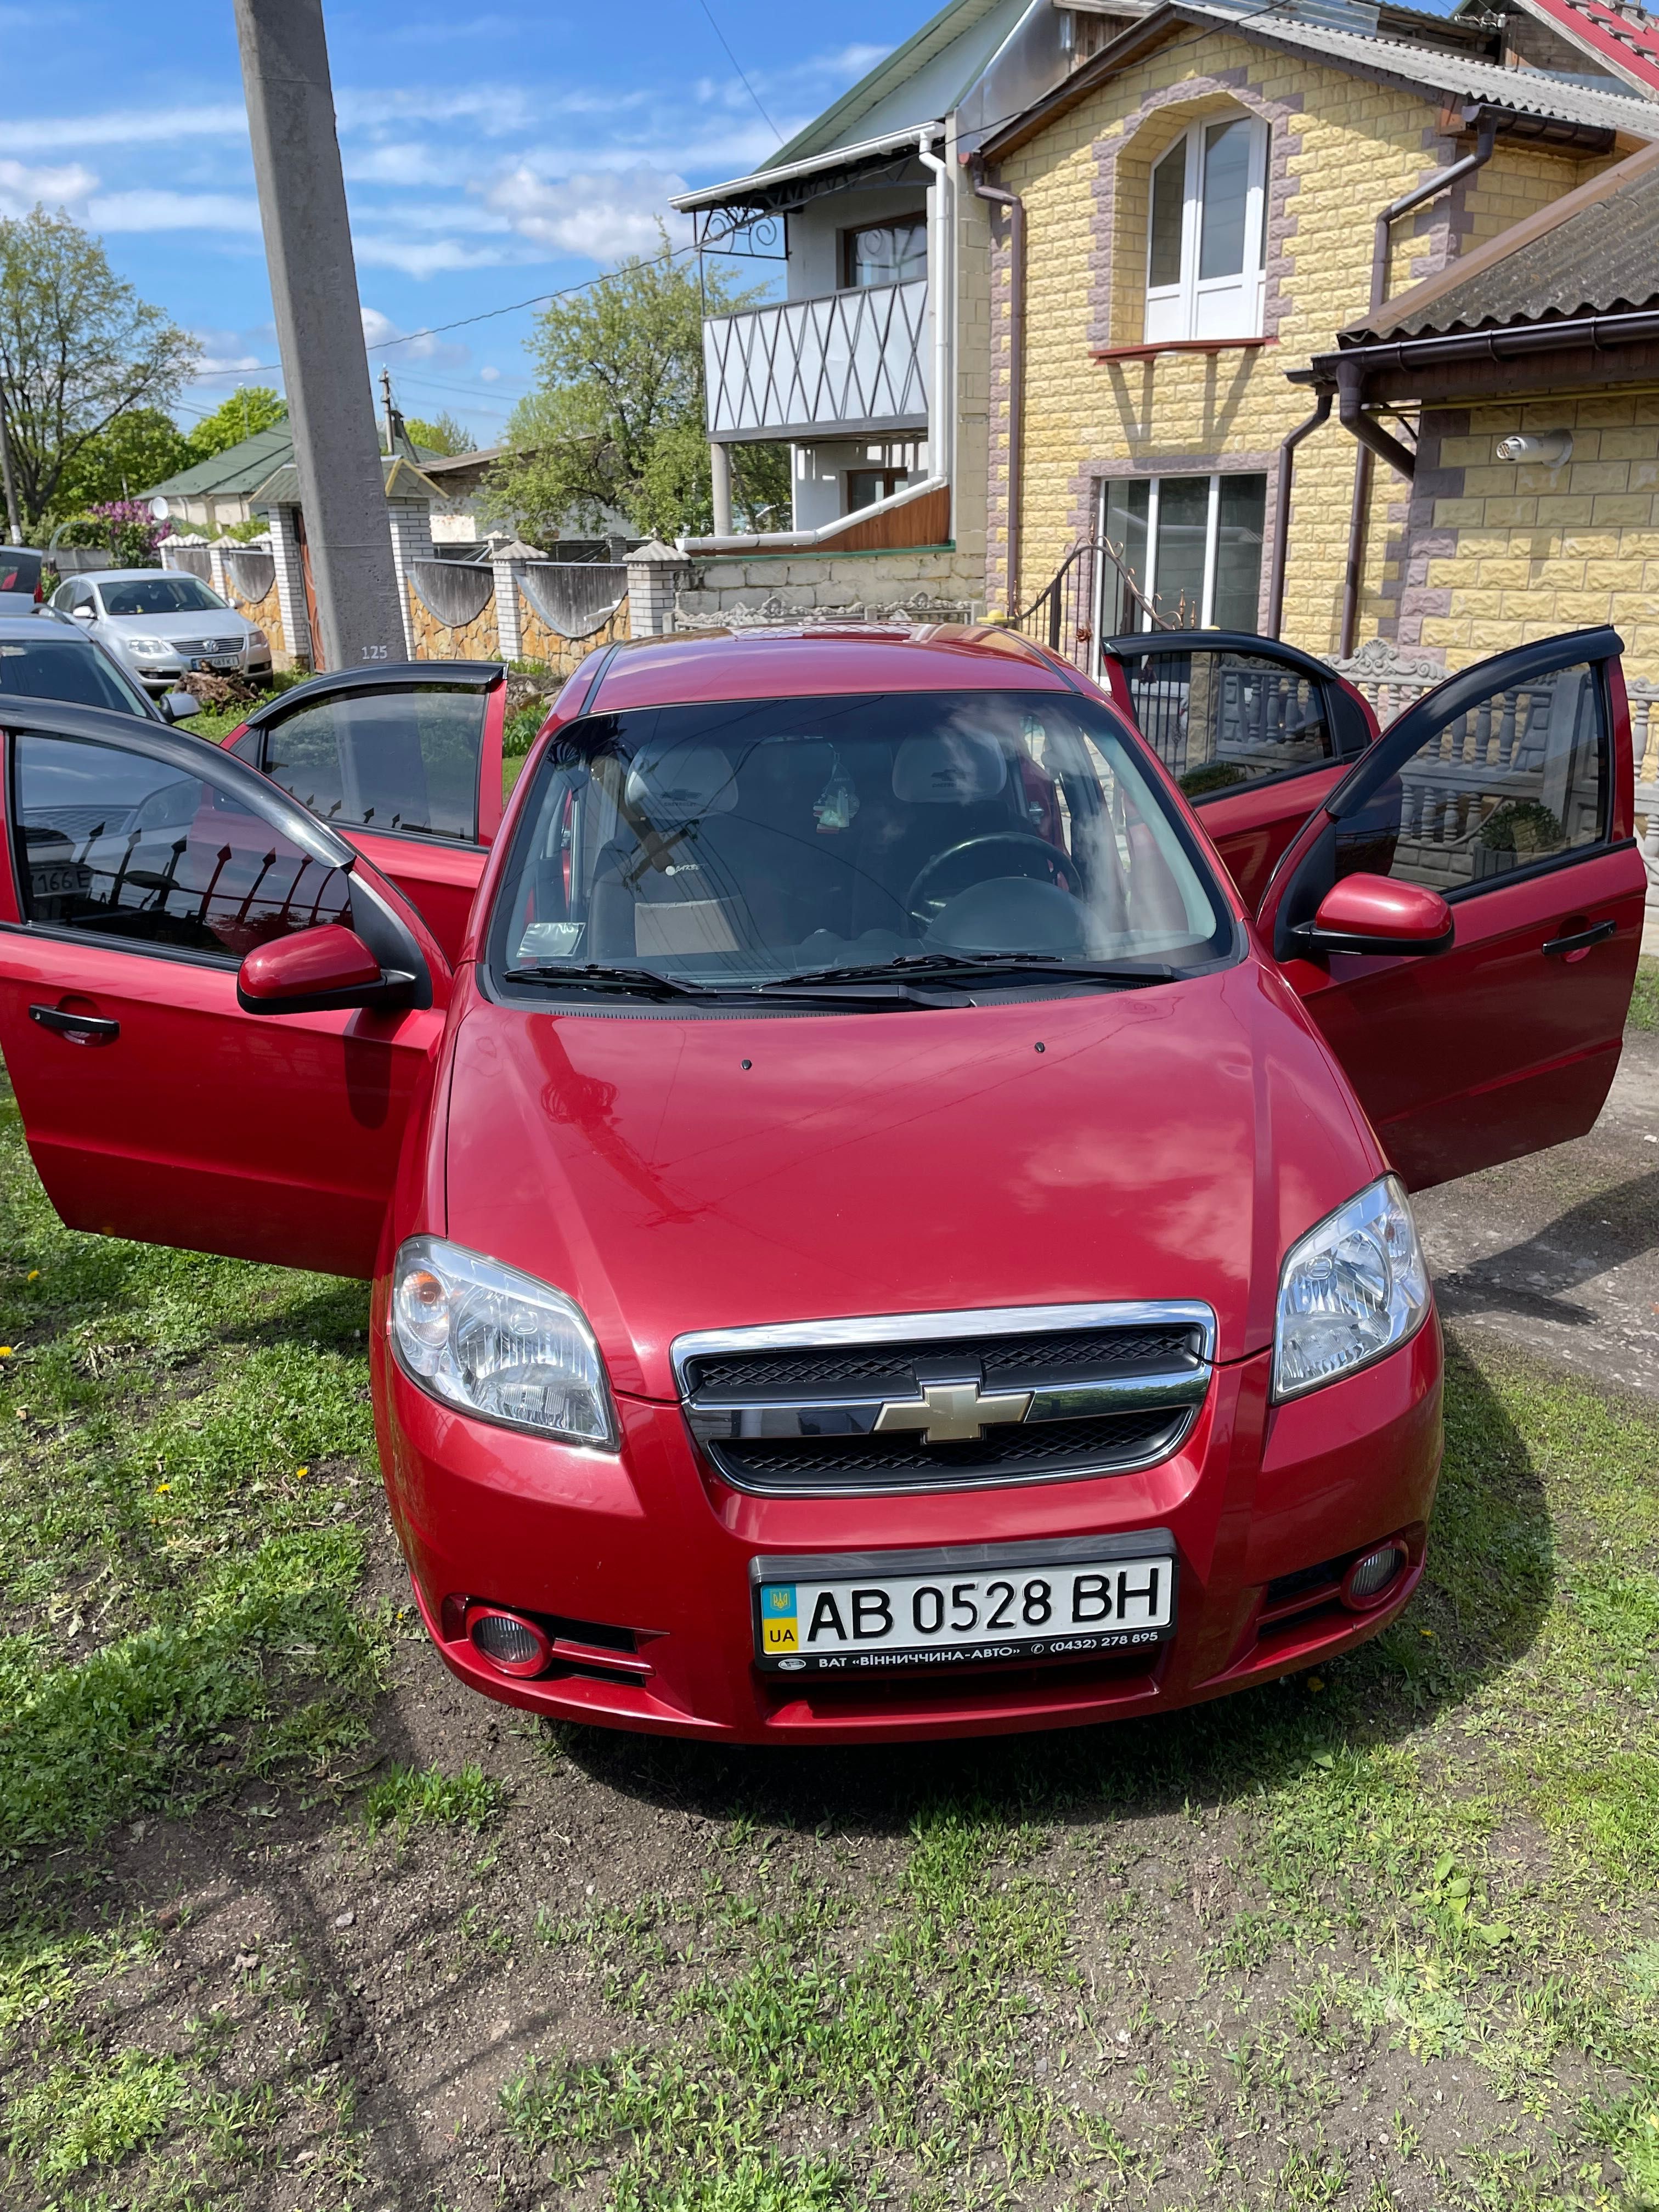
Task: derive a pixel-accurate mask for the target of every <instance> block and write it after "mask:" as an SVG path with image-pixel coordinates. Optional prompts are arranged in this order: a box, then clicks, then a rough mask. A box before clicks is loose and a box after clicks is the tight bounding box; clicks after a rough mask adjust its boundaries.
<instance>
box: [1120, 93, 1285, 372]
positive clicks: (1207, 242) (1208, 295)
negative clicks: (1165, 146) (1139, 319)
mask: <svg viewBox="0 0 1659 2212" xmlns="http://www.w3.org/2000/svg"><path fill="white" fill-rule="evenodd" d="M1266 207H1267V125H1266V124H1265V123H1263V122H1261V120H1260V119H1259V118H1256V117H1255V116H1253V115H1223V116H1219V117H1206V118H1202V119H1201V120H1200V121H1199V122H1197V123H1194V124H1192V125H1189V126H1188V129H1187V130H1186V131H1183V132H1182V135H1181V137H1179V138H1177V139H1176V142H1175V144H1174V145H1173V146H1171V147H1170V149H1169V151H1168V152H1167V153H1166V154H1165V155H1164V157H1163V159H1162V160H1161V161H1159V162H1158V166H1157V167H1156V168H1154V170H1153V171H1152V203H1151V207H1150V210H1149V216H1148V222H1147V240H1146V331H1145V335H1146V343H1147V344H1149V345H1151V344H1154V343H1158V342H1159V341H1160V340H1170V339H1176V340H1178V339H1182V338H1252V337H1261V307H1262V297H1263V292H1264V289H1265V264H1266V242H1267V226H1266V222H1265V220H1264V217H1265V212H1266Z"/></svg>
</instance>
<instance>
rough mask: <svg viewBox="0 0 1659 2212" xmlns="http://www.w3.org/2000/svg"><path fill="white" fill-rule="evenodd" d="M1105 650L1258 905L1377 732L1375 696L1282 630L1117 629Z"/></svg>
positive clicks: (1121, 692) (1125, 694) (1139, 717)
mask: <svg viewBox="0 0 1659 2212" xmlns="http://www.w3.org/2000/svg"><path fill="white" fill-rule="evenodd" d="M1103 656H1104V658H1103V682H1104V683H1105V685H1106V688H1107V689H1108V690H1109V693H1110V695H1111V696H1112V697H1113V699H1114V700H1115V701H1116V702H1117V703H1118V704H1119V705H1121V706H1127V709H1128V711H1129V712H1130V714H1132V715H1133V718H1134V720H1135V721H1136V723H1137V726H1139V729H1140V732H1141V734H1142V735H1143V737H1145V738H1146V741H1147V743H1148V744H1150V745H1151V746H1152V750H1154V751H1155V752H1156V753H1157V754H1158V757H1159V759H1160V760H1162V761H1163V763H1164V766H1165V767H1166V768H1167V769H1169V770H1170V774H1171V775H1173V776H1174V778H1175V780H1176V783H1177V784H1178V785H1179V786H1180V787H1181V788H1182V792H1183V793H1184V794H1185V796H1186V798H1187V800H1188V804H1189V805H1192V806H1194V807H1195V808H1196V809H1197V810H1198V813H1199V817H1200V820H1201V821H1202V823H1203V824H1204V828H1205V829H1206V833H1207V834H1208V836H1209V837H1210V839H1211V842H1212V843H1213V844H1214V846H1215V848H1216V849H1217V851H1218V853H1219V854H1220V855H1221V859H1222V860H1223V862H1224V864H1225V866H1226V868H1227V870H1228V872H1229V873H1230V874H1231V877H1232V878H1233V881H1234V882H1235V884H1237V886H1238V889H1239V892H1240V895H1241V896H1243V899H1244V901H1245V903H1246V904H1247V905H1248V906H1250V907H1252V908H1254V906H1255V904H1256V902H1257V901H1258V900H1259V899H1260V897H1261V894H1262V892H1263V890H1265V889H1266V887H1267V880H1268V878H1269V877H1270V876H1271V875H1272V873H1273V868H1274V866H1275V865H1276V864H1277V862H1278V860H1279V856H1280V855H1281V854H1283V853H1284V851H1285V848H1286V847H1287V846H1288V845H1289V844H1290V842H1291V839H1292V838H1293V837H1294V836H1296V833H1297V830H1298V829H1300V828H1301V827H1302V825H1303V823H1304V822H1305V821H1306V820H1307V818H1308V816H1309V814H1310V811H1312V810H1313V809H1314V808H1315V807H1317V806H1319V805H1322V804H1323V802H1324V800H1325V799H1326V797H1327V796H1328V794H1329V793H1330V792H1332V791H1333V790H1334V788H1335V787H1336V786H1337V785H1338V784H1339V783H1340V781H1341V780H1342V778H1343V776H1344V775H1346V772H1347V769H1348V768H1349V767H1350V766H1351V765H1352V762H1353V761H1354V760H1355V759H1356V758H1358V756H1359V755H1360V754H1362V753H1363V752H1364V750H1365V747H1366V746H1367V745H1368V744H1370V742H1371V741H1372V739H1373V738H1375V737H1376V716H1375V715H1374V714H1373V713H1372V712H1371V708H1370V704H1369V702H1367V701H1366V700H1365V699H1364V696H1362V695H1361V694H1360V693H1359V692H1358V691H1357V690H1355V689H1354V687H1353V686H1352V684H1347V683H1346V682H1345V681H1344V679H1343V678H1340V677H1339V676H1338V675H1336V674H1335V672H1334V671H1333V670H1331V669H1329V668H1328V667H1327V666H1326V665H1325V664H1324V663H1323V662H1322V661H1319V660H1316V659H1314V658H1313V656H1312V655H1311V654H1310V653H1302V652H1299V651H1297V649H1296V648H1295V647H1291V646H1286V645H1283V644H1281V643H1280V642H1279V641H1278V640H1277V639H1275V638H1265V637H1254V636H1250V635H1246V634H1244V633H1235V632H1231V631H1222V630H1188V631H1148V632H1144V633H1140V634H1138V635H1130V636H1125V637H1118V638H1110V639H1108V640H1107V641H1106V643H1105V645H1104V647H1103Z"/></svg>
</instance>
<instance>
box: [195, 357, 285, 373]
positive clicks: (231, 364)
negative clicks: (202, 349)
mask: <svg viewBox="0 0 1659 2212" xmlns="http://www.w3.org/2000/svg"><path fill="white" fill-rule="evenodd" d="M250 368H270V362H268V361H266V360H264V357H263V356H261V355H259V354H257V353H241V354H235V355H231V354H220V353H204V355H203V356H202V358H201V359H200V361H198V362H197V364H196V374H197V378H198V379H200V378H204V377H214V376H240V375H242V374H245V373H246V371H247V370H248V369H250Z"/></svg>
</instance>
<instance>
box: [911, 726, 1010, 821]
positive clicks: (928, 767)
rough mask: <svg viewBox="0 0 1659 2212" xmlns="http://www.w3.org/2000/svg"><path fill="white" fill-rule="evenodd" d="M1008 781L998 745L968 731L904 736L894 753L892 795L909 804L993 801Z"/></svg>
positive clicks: (966, 803)
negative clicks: (933, 735)
mask: <svg viewBox="0 0 1659 2212" xmlns="http://www.w3.org/2000/svg"><path fill="white" fill-rule="evenodd" d="M1006 781H1008V763H1006V761H1005V760H1004V758H1003V757H1002V748H1001V746H1000V745H999V744H997V742H996V740H995V738H987V737H981V736H980V735H978V734H977V732H973V731H966V730H949V731H945V732H942V733H941V734H939V736H936V737H927V738H905V740H904V742H903V744H901V745H900V747H899V749H898V750H897V751H896V753H895V754H894V755H893V796H894V798H895V799H904V800H906V801H907V802H908V804H909V805H912V806H927V805H933V806H950V805H955V806H966V805H971V803H972V802H973V801H974V800H975V799H994V798H995V797H996V795H997V793H998V792H1000V790H1001V789H1002V787H1003V785H1004V784H1005V783H1006Z"/></svg>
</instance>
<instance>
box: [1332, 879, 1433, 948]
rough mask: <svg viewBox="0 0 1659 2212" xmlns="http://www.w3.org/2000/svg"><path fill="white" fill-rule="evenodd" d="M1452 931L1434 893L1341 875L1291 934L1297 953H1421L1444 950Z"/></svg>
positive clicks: (1416, 886) (1414, 886)
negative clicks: (1304, 920) (1310, 919)
mask: <svg viewBox="0 0 1659 2212" xmlns="http://www.w3.org/2000/svg"><path fill="white" fill-rule="evenodd" d="M1456 933H1457V925H1456V923H1455V921H1454V920H1453V918H1452V910H1451V908H1449V906H1448V905H1447V904H1446V902H1445V900H1444V899H1443V898H1442V897H1441V896H1440V894H1439V892H1438V891H1431V890H1427V889H1425V886H1424V885H1423V884H1403V883H1395V881H1394V880H1393V878H1390V877H1389V876H1367V875H1352V876H1344V877H1343V878H1342V880H1341V882H1340V883H1338V884H1332V886H1331V888H1330V889H1329V890H1328V891H1327V892H1326V894H1325V896H1324V897H1323V898H1322V900H1321V901H1320V902H1319V911H1318V912H1317V913H1316V915H1315V916H1314V918H1313V920H1312V921H1306V922H1304V923H1303V925H1302V927H1300V928H1299V929H1297V930H1294V931H1293V932H1292V933H1291V934H1292V935H1293V936H1294V937H1295V939H1296V940H1297V950H1298V951H1310V952H1376V953H1392V954H1394V955H1395V956H1396V957H1398V956H1399V955H1400V954H1401V953H1408V954H1410V953H1415V954H1418V955H1422V954H1425V953H1431V952H1443V951H1446V949H1447V948H1448V946H1449V945H1450V944H1451V942H1452V939H1454V937H1455V935H1456Z"/></svg>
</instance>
